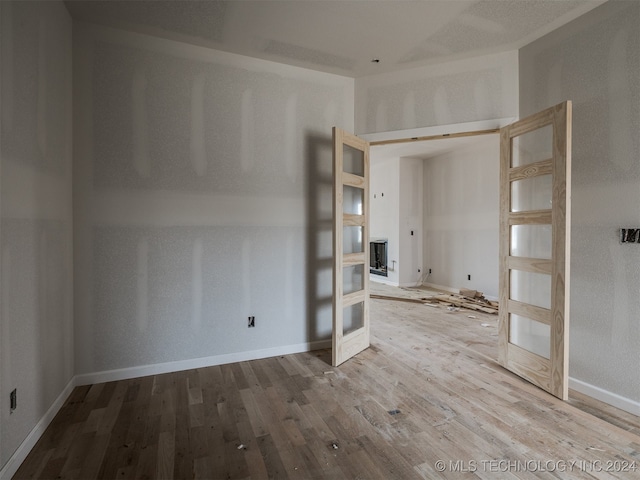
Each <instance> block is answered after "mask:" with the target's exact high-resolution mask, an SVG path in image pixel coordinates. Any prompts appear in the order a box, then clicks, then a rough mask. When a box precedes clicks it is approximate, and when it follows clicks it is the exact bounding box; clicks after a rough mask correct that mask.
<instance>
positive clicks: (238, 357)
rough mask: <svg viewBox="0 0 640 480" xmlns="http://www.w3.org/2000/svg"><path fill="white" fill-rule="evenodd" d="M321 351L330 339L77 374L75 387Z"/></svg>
mask: <svg viewBox="0 0 640 480" xmlns="http://www.w3.org/2000/svg"><path fill="white" fill-rule="evenodd" d="M322 348H331V340H318V341H315V342H307V343H299V344H297V345H286V346H282V347H273V348H265V349H262V350H252V351H249V352H238V353H228V354H225V355H215V356H212V357H202V358H193V359H189V360H178V361H176V362H166V363H156V364H153V365H142V366H139V367H131V368H121V369H117V370H106V371H102V372H95V373H85V374H81V375H76V377H75V380H76V385H92V384H94V383H104V382H115V381H118V380H127V379H130V378H137V377H146V376H149V375H160V374H163V373H171V372H179V371H182V370H191V369H194V368H205V367H213V366H215V365H224V364H227V363H235V362H246V361H248V360H258V359H260V358H270V357H277V356H279V355H291V354H293V353H303V352H311V351H313V350H319V349H322Z"/></svg>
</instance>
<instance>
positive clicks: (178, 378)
mask: <svg viewBox="0 0 640 480" xmlns="http://www.w3.org/2000/svg"><path fill="white" fill-rule="evenodd" d="M371 303H372V326H371V331H372V345H371V348H369V349H368V350H366V351H364V352H362V353H361V354H359V355H358V356H357V357H356V358H354V359H352V360H350V361H348V362H347V363H345V364H344V365H342V366H340V367H338V368H333V367H331V366H330V365H329V364H328V362H329V361H330V357H331V356H330V352H328V351H321V352H312V353H303V354H296V355H288V356H282V357H275V358H269V359H264V360H255V361H249V362H241V363H235V364H230V365H222V366H215V367H209V368H202V369H197V370H189V371H184V372H177V373H170V374H164V375H156V376H150V377H144V378H136V379H131V380H125V381H119V382H112V383H106V384H97V385H92V386H84V387H78V388H76V389H75V390H74V391H73V393H72V395H71V396H70V398H69V399H68V401H67V402H66V404H65V405H64V406H63V408H62V409H61V411H60V412H59V413H58V415H57V416H56V418H55V419H54V421H53V422H52V424H51V425H50V427H49V428H48V429H47V431H46V432H45V434H44V435H43V437H42V438H41V439H40V441H39V442H38V444H37V445H36V447H35V448H34V449H33V451H32V452H31V453H30V455H29V456H28V458H27V459H26V460H25V462H24V463H23V465H22V466H21V467H20V469H19V470H18V472H17V474H16V477H15V478H79V479H92V478H106V479H126V478H148V479H169V478H175V479H190V478H210V479H231V478H233V479H243V478H251V479H262V478H278V479H279V478H282V479H285V478H293V479H315V478H318V479H320V478H326V479H346V478H349V479H378V478H380V479H413V478H416V479H419V478H426V479H436V478H456V479H458V478H462V479H466V478H491V479H510V478H522V479H533V478H536V479H537V478H542V479H550V478H561V479H571V478H577V479H583V478H603V479H604V478H630V479H631V478H640V436H639V434H640V419H639V418H638V417H635V416H633V415H629V414H626V413H625V412H621V411H619V410H616V409H614V408H610V407H607V406H605V405H603V404H599V403H598V402H594V401H592V400H591V399H589V398H587V397H584V396H580V395H577V394H576V393H575V392H571V398H572V400H571V401H570V402H568V403H564V402H561V401H558V400H556V399H555V398H553V397H551V396H549V395H547V394H546V393H544V392H542V391H540V390H538V389H537V388H535V387H533V386H532V385H530V384H528V383H527V382H525V381H523V380H521V379H519V378H518V377H516V376H514V375H512V374H511V373H509V372H507V371H505V370H504V369H502V368H501V367H500V366H499V365H498V364H497V363H496V361H495V356H496V348H497V347H496V344H497V316H495V315H487V314H482V313H478V312H468V311H459V312H448V311H447V310H446V309H445V308H442V307H429V306H423V305H419V304H412V303H407V302H395V301H389V300H372V302H371ZM471 317H475V318H471ZM577 407H580V408H577ZM597 416H599V417H602V418H597ZM439 461H441V462H443V463H438V462H439ZM572 462H575V463H572ZM634 462H635V464H634ZM634 465H635V466H637V467H638V470H637V471H636V472H633V471H631V470H632V469H633V466H634ZM439 470H443V471H439ZM606 470H609V471H606ZM625 470H626V471H625Z"/></svg>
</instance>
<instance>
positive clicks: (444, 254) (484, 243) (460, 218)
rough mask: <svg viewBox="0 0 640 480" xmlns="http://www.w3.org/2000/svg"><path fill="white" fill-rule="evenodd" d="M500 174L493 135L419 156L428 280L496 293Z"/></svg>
mask: <svg viewBox="0 0 640 480" xmlns="http://www.w3.org/2000/svg"><path fill="white" fill-rule="evenodd" d="M439 141H442V140H439ZM445 141H446V140H445ZM499 177H500V140H499V138H498V135H483V136H479V137H477V139H476V140H475V141H474V143H472V144H471V145H469V146H466V147H464V148H459V149H456V150H452V151H450V152H447V153H444V154H441V155H438V156H435V157H431V158H428V159H426V160H424V239H425V240H424V261H423V263H424V266H425V269H426V271H427V272H428V271H429V268H431V275H430V276H429V277H428V278H427V279H426V280H425V281H426V282H427V283H430V284H434V285H440V286H444V287H449V288H453V289H457V288H470V289H473V290H479V291H481V292H483V293H484V294H485V295H486V296H488V297H494V298H497V297H498V227H499V219H500V212H499V196H500V188H499ZM467 275H471V280H467Z"/></svg>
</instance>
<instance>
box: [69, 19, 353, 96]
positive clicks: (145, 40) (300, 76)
mask: <svg viewBox="0 0 640 480" xmlns="http://www.w3.org/2000/svg"><path fill="white" fill-rule="evenodd" d="M74 23H75V24H76V27H77V29H78V30H77V31H78V33H79V34H80V35H83V36H88V37H90V38H92V39H93V40H94V41H95V40H103V41H107V42H108V43H110V44H113V45H122V46H125V47H131V45H136V46H137V47H138V48H142V49H144V50H146V51H150V52H156V53H161V54H163V55H173V56H175V57H178V58H181V59H189V60H195V61H198V62H211V61H215V62H216V63H217V64H220V65H232V66H235V67H239V68H243V69H245V70H247V71H253V72H260V73H273V74H275V75H278V76H280V77H283V78H293V79H297V80H311V81H313V82H314V83H319V82H321V81H322V82H324V84H325V85H333V86H343V85H344V82H345V80H351V86H352V88H351V89H350V95H351V99H350V101H351V102H353V101H354V93H355V92H354V88H355V81H354V79H352V78H349V77H345V76H343V75H336V74H333V73H325V72H319V71H317V70H310V69H308V68H304V67H296V66H292V65H287V64H283V63H277V62H274V61H271V60H262V59H258V58H253V57H247V56H244V55H239V54H237V53H230V52H223V51H221V50H214V49H212V48H210V47H201V46H199V45H194V44H192V43H182V42H179V41H176V40H169V39H166V38H161V37H156V36H152V35H149V34H143V33H134V32H130V31H125V30H118V29H115V28H111V27H105V26H103V25H98V24H92V23H86V22H74Z"/></svg>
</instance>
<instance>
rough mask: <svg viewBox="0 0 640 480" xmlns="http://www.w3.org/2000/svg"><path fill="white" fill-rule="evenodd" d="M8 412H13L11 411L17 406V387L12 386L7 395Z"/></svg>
mask: <svg viewBox="0 0 640 480" xmlns="http://www.w3.org/2000/svg"><path fill="white" fill-rule="evenodd" d="M9 404H10V406H9V413H13V411H14V410H15V409H16V408H17V407H18V389H17V388H14V389H13V390H12V392H11V394H10V395H9Z"/></svg>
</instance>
